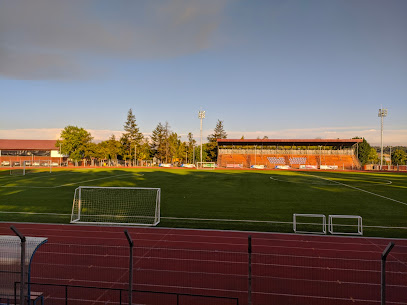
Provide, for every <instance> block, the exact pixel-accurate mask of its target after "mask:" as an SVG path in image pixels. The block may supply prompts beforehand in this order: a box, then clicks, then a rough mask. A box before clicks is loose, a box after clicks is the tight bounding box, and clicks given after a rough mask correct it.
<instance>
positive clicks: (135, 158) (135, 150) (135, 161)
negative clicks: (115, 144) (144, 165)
mask: <svg viewBox="0 0 407 305" xmlns="http://www.w3.org/2000/svg"><path fill="white" fill-rule="evenodd" d="M136 154H137V145H136V144H134V166H137V157H136Z"/></svg>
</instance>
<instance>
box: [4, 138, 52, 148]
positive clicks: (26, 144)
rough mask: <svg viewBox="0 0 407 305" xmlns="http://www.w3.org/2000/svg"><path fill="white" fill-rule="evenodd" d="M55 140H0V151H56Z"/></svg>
mask: <svg viewBox="0 0 407 305" xmlns="http://www.w3.org/2000/svg"><path fill="white" fill-rule="evenodd" d="M56 142H57V141H56V140H6V139H0V150H57V148H56V147H55V144H56Z"/></svg>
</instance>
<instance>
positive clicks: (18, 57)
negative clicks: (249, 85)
mask: <svg viewBox="0 0 407 305" xmlns="http://www.w3.org/2000/svg"><path fill="white" fill-rule="evenodd" d="M227 2H228V0H205V1H200V0H174V1H146V2H144V3H143V2H140V1H134V2H132V1H126V0H116V1H112V2H109V1H104V2H98V1H91V0H70V1H66V0H13V1H4V2H2V4H1V10H0V37H1V39H0V76H1V75H2V76H3V77H6V78H17V79H55V78H57V79H59V78H78V77H80V78H81V77H83V76H88V75H92V73H94V74H97V73H100V71H99V70H100V68H97V64H96V61H98V63H100V60H99V59H101V58H107V59H109V58H120V59H145V58H167V57H174V56H180V55H184V54H190V53H194V52H199V51H201V50H203V49H206V48H208V47H210V46H211V43H212V40H211V38H212V35H213V34H214V33H215V31H216V30H217V28H218V27H219V24H220V20H221V12H222V11H223V9H224V8H225V6H226V5H227Z"/></svg>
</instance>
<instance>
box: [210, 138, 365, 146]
mask: <svg viewBox="0 0 407 305" xmlns="http://www.w3.org/2000/svg"><path fill="white" fill-rule="evenodd" d="M217 141H218V145H263V146H276V145H282V146H318V145H321V146H352V145H355V144H356V143H361V142H362V141H363V140H362V139H218V140H217Z"/></svg>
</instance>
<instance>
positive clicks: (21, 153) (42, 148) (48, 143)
mask: <svg viewBox="0 0 407 305" xmlns="http://www.w3.org/2000/svg"><path fill="white" fill-rule="evenodd" d="M56 143H57V141H56V140H9V139H0V164H1V165H2V166H12V165H18V164H20V165H21V164H22V162H23V161H26V162H27V164H34V163H37V162H41V161H52V162H53V163H58V164H59V163H60V162H62V161H66V157H63V156H61V155H60V154H59V148H58V147H56V146H55V145H56ZM36 161H37V162H36Z"/></svg>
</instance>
